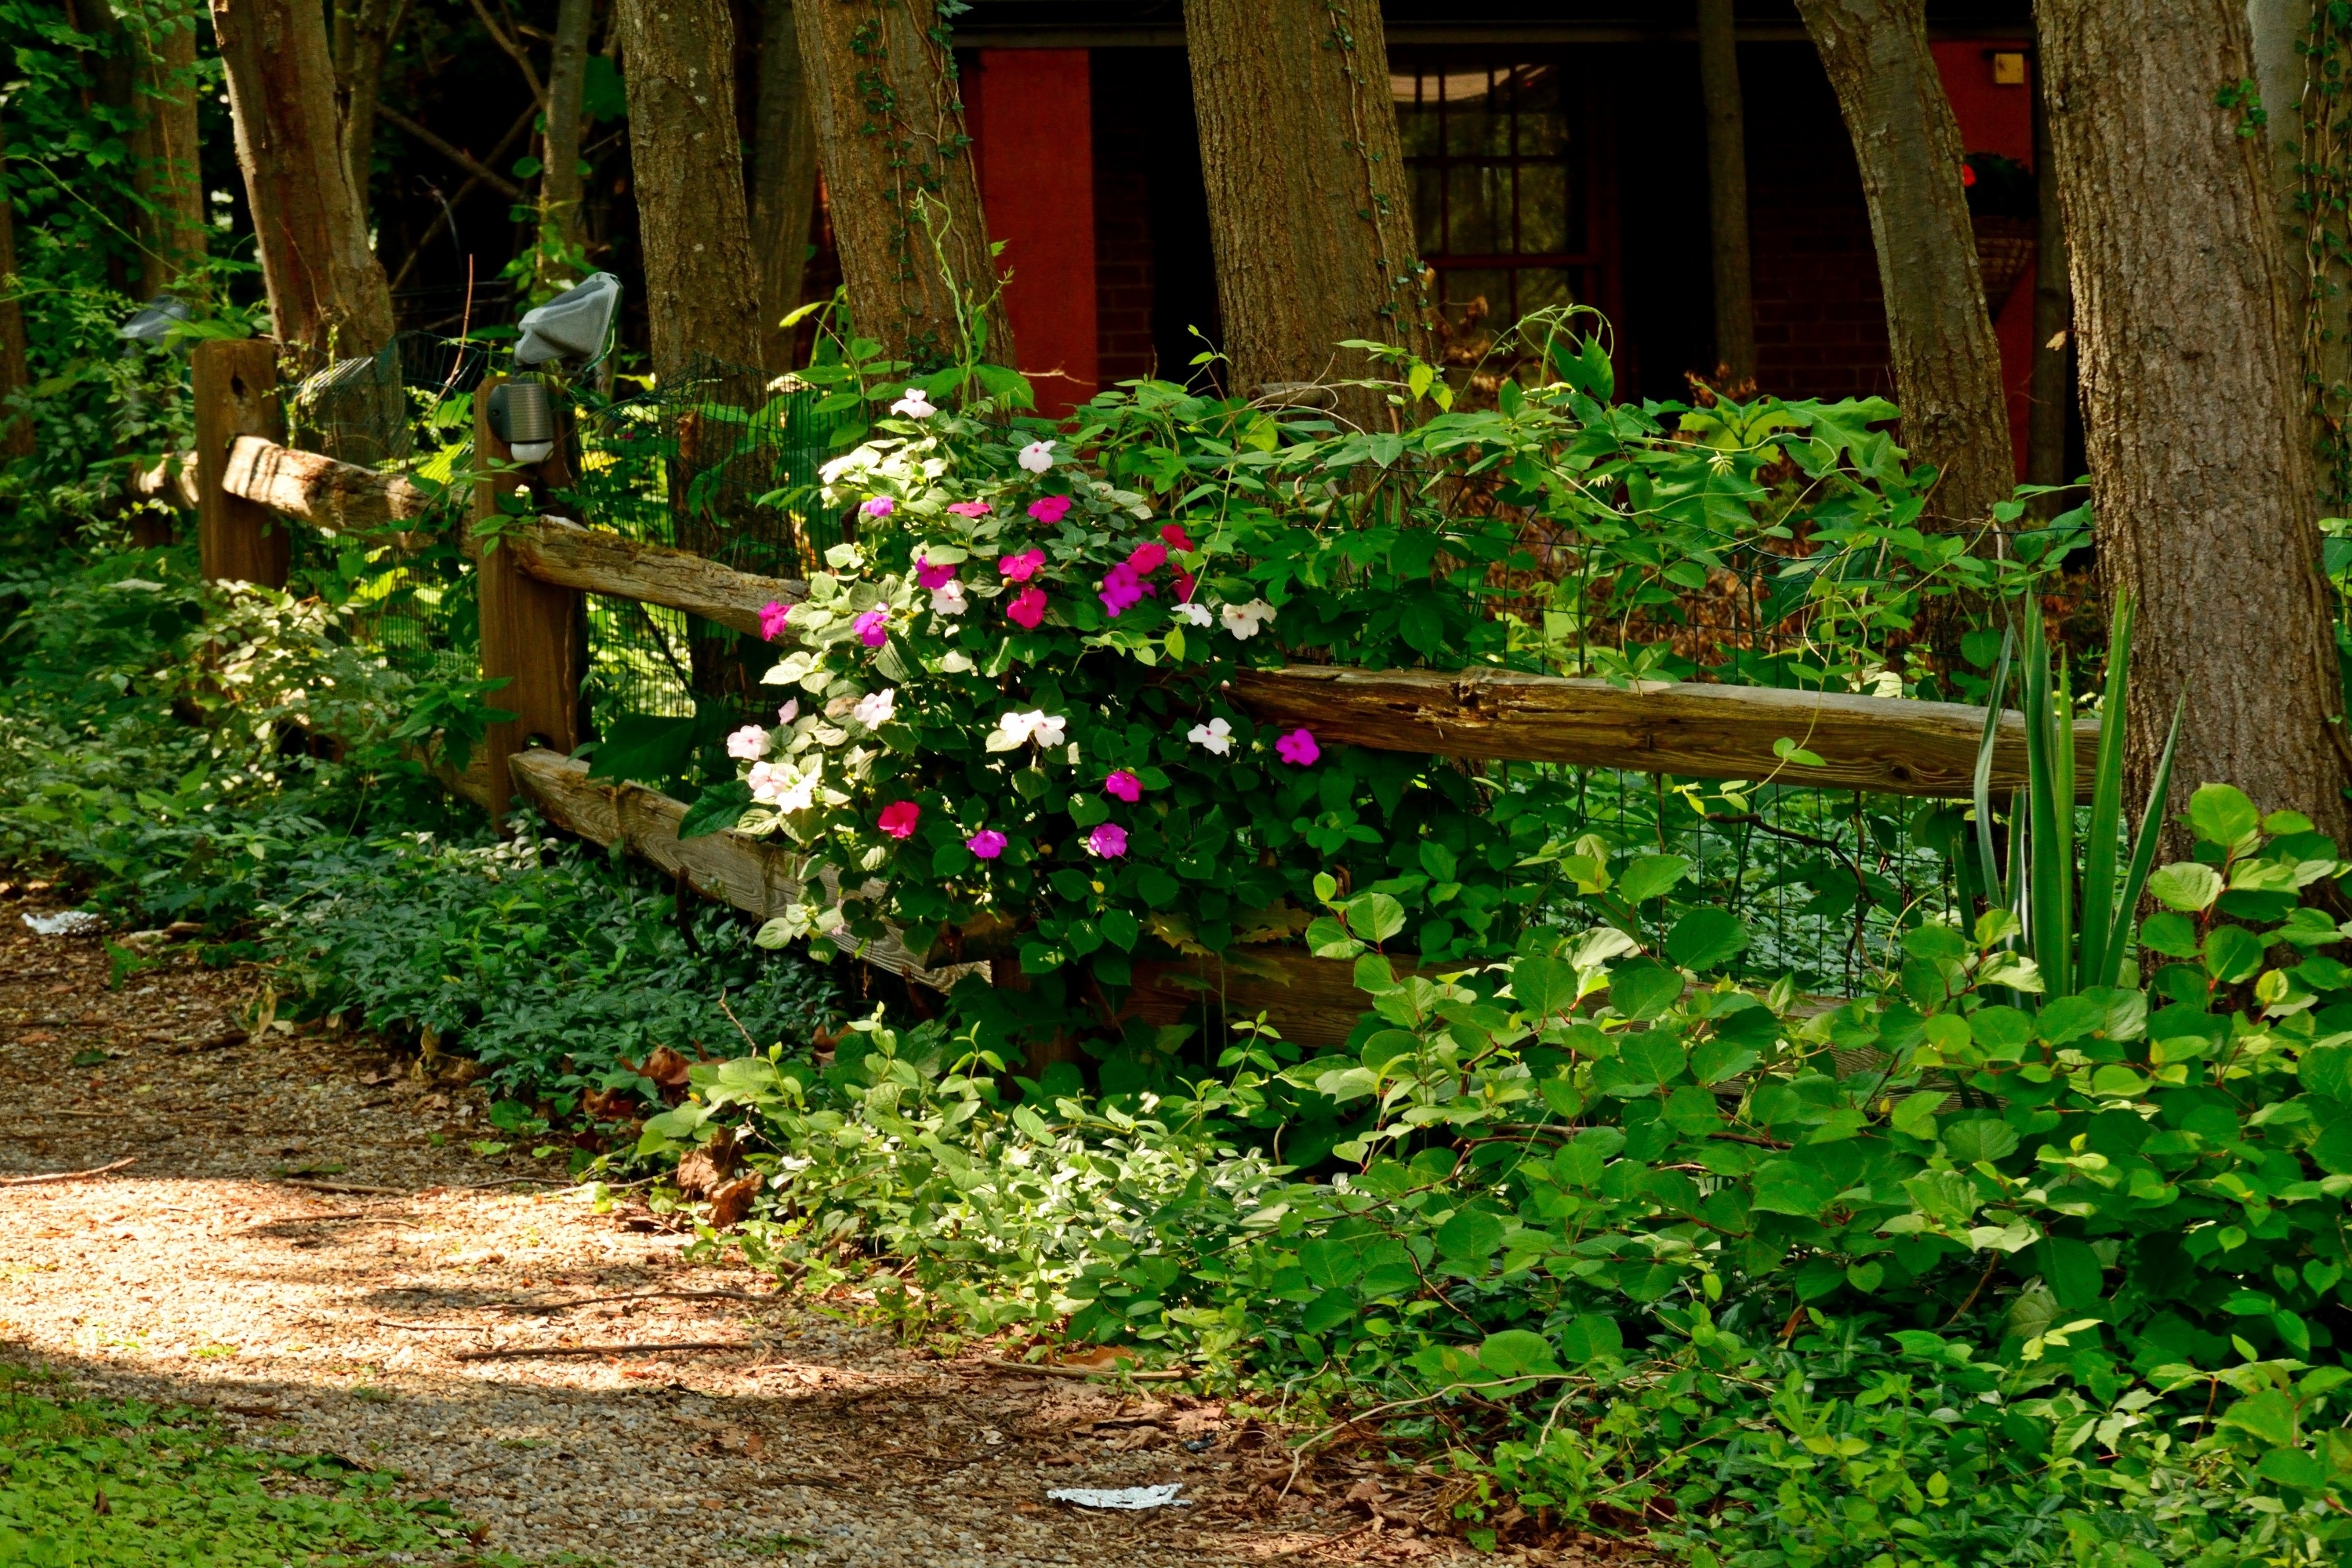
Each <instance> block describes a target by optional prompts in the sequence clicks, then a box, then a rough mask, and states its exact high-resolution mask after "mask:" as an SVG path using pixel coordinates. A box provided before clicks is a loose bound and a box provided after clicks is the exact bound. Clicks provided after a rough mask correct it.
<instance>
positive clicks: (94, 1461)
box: [0, 1364, 510, 1568]
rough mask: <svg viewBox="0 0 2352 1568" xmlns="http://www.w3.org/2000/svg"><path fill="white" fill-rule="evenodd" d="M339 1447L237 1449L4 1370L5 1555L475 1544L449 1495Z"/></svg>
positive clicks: (275, 1560) (80, 1557)
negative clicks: (338, 1452)
mask: <svg viewBox="0 0 2352 1568" xmlns="http://www.w3.org/2000/svg"><path fill="white" fill-rule="evenodd" d="M396 1479H398V1478H397V1477H396V1476H394V1475H393V1474H391V1473H389V1472H385V1471H370V1470H362V1469H360V1468H357V1467H355V1466H353V1465H352V1464H351V1463H350V1462H349V1461H347V1460H344V1459H341V1458H335V1457H333V1456H331V1455H317V1454H312V1455H292V1454H279V1453H271V1452H266V1451H263V1450H260V1449H255V1448H246V1447H238V1446H237V1445H236V1444H234V1443H231V1442H229V1441H228V1440H227V1439H226V1436H224V1435H223V1433H222V1432H221V1431H220V1429H219V1426H218V1425H217V1423H216V1422H215V1420H214V1419H213V1418H212V1417H210V1416H207V1415H205V1414H203V1413H202V1412H199V1411H194V1410H188V1409H163V1408H159V1407H157V1406H153V1405H142V1404H137V1403H131V1402H122V1401H114V1400H81V1399H74V1398H71V1397H69V1396H68V1394H67V1393H66V1391H64V1390H62V1389H60V1388H58V1387H57V1386H56V1385H55V1384H54V1383H53V1382H52V1380H50V1379H49V1378H48V1377H47V1375H46V1374H43V1373H36V1372H31V1371H28V1370H26V1368H23V1367H20V1366H9V1365H6V1364H0V1563H8V1564H12V1565H13V1564H18V1563H22V1564H26V1565H27V1568H79V1565H81V1564H89V1565H91V1568H100V1565H103V1568H147V1565H149V1564H152V1565H154V1568H215V1565H217V1568H244V1565H245V1564H248V1563H250V1564H253V1565H255V1568H260V1565H263V1564H267V1565H268V1568H280V1565H281V1564H296V1565H300V1568H330V1565H332V1564H353V1565H356V1564H362V1563H379V1562H383V1561H385V1560H386V1559H387V1557H388V1556H389V1554H391V1553H394V1552H398V1553H402V1554H404V1558H405V1559H406V1560H408V1561H412V1562H413V1561H415V1560H417V1559H418V1558H420V1557H423V1558H425V1560H427V1561H433V1562H437V1563H441V1564H443V1565H444V1568H458V1565H459V1564H469V1563H490V1562H494V1561H510V1560H508V1559H503V1558H499V1559H492V1558H486V1557H483V1556H481V1555H480V1554H478V1553H477V1552H474V1551H473V1550H472V1542H471V1541H470V1540H469V1538H468V1536H467V1521H464V1520H462V1519H460V1518H459V1517H458V1516H457V1513H456V1512H455V1511H454V1510H452V1509H451V1508H450V1507H449V1505H448V1504H447V1503H445V1502H438V1501H425V1502H410V1501H404V1500H400V1499H397V1498H394V1496H392V1495H391V1494H392V1488H393V1485H394V1481H395V1480H396Z"/></svg>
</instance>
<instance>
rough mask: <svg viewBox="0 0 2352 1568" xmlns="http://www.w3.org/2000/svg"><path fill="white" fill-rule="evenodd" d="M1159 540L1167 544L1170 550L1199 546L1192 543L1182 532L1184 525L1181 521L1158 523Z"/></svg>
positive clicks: (1189, 548) (1198, 547) (1195, 548)
mask: <svg viewBox="0 0 2352 1568" xmlns="http://www.w3.org/2000/svg"><path fill="white" fill-rule="evenodd" d="M1160 542H1161V543H1163V544H1165V545H1167V546H1168V548H1169V549H1171V550H1198V549H1200V548H1201V547H1200V546H1199V545H1197V544H1195V543H1193V542H1192V539H1191V538H1190V537H1189V536H1188V535H1187V534H1186V533H1185V532H1184V525H1183V524H1182V523H1181V522H1163V523H1161V524H1160Z"/></svg>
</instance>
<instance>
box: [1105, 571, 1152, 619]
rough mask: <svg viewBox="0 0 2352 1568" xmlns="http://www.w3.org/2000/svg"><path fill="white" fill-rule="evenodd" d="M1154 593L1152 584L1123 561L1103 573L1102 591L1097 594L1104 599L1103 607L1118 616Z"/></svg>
mask: <svg viewBox="0 0 2352 1568" xmlns="http://www.w3.org/2000/svg"><path fill="white" fill-rule="evenodd" d="M1152 593H1153V589H1152V586H1151V584H1149V583H1147V582H1145V581H1144V580H1143V579H1142V578H1140V577H1139V576H1137V575H1136V574H1135V572H1134V570H1133V569H1132V568H1131V567H1129V565H1128V564H1127V563H1125V562H1121V563H1119V564H1118V565H1116V566H1114V567H1112V568H1111V569H1110V570H1109V571H1108V572H1107V573H1105V574H1103V580H1102V592H1101V594H1100V595H1097V596H1098V597H1099V598H1100V599H1101V600H1102V603H1103V608H1104V609H1106V610H1108V611H1109V612H1110V613H1111V614H1112V615H1114V616H1116V615H1118V613H1119V612H1120V611H1122V610H1124V609H1126V608H1128V607H1129V605H1133V604H1135V603H1136V602H1138V601H1139V600H1141V599H1143V598H1145V597H1147V596H1150V595H1151V594H1152Z"/></svg>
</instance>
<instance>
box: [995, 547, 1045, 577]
mask: <svg viewBox="0 0 2352 1568" xmlns="http://www.w3.org/2000/svg"><path fill="white" fill-rule="evenodd" d="M1044 564H1045V552H1044V551H1042V550H1024V551H1023V552H1021V553H1020V554H1018V555H1008V556H1006V557H1005V558H1004V559H1003V560H1002V561H1000V562H998V563H996V570H997V574H998V575H1000V576H1002V577H1003V579H1004V580H1005V581H1006V582H1008V583H1026V582H1027V581H1029V579H1030V578H1032V577H1034V576H1035V575H1037V568H1038V567H1040V566H1043V565H1044Z"/></svg>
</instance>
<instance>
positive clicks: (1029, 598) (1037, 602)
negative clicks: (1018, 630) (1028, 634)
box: [1004, 586, 1045, 632]
mask: <svg viewBox="0 0 2352 1568" xmlns="http://www.w3.org/2000/svg"><path fill="white" fill-rule="evenodd" d="M1004 615H1005V618H1006V619H1008V620H1010V621H1012V622H1013V625H1015V626H1023V627H1025V628H1026V629H1028V630H1030V631H1033V632H1034V631H1035V630H1036V629H1037V623H1038V622H1039V621H1042V620H1044V619H1045V590H1044V589H1043V588H1038V587H1034V586H1033V587H1027V588H1024V589H1022V590H1021V592H1020V594H1019V595H1018V596H1016V597H1015V598H1014V599H1013V603H1011V604H1009V605H1005V606H1004Z"/></svg>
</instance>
